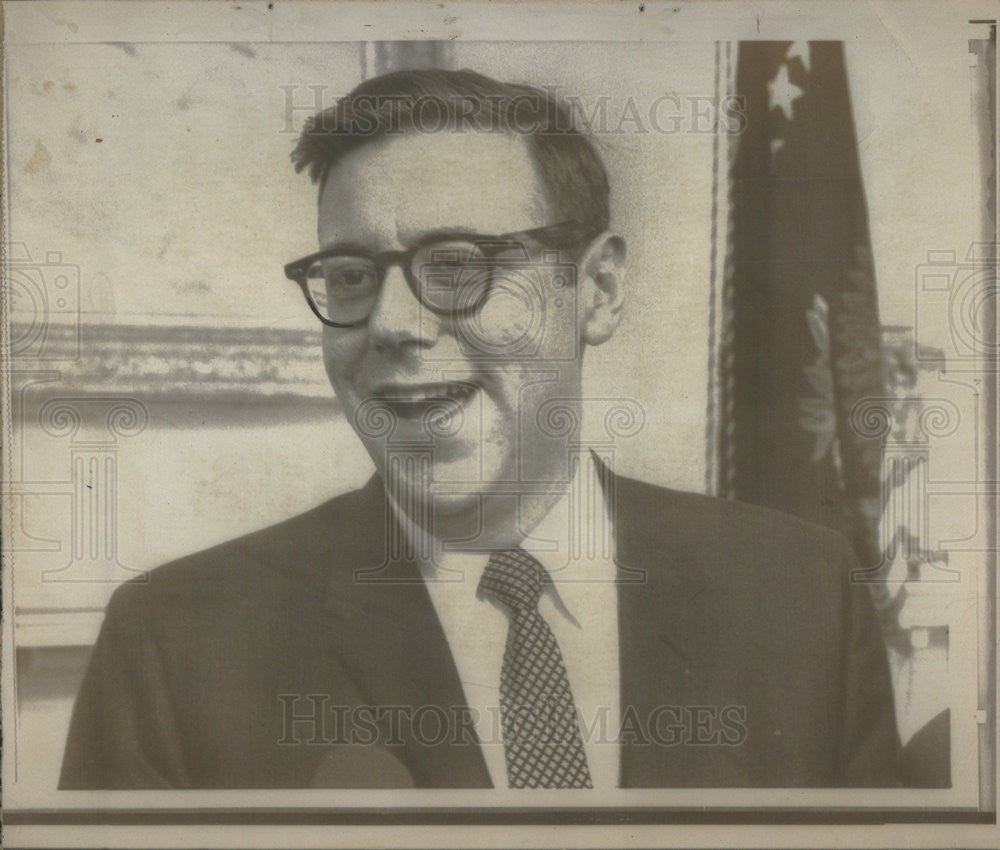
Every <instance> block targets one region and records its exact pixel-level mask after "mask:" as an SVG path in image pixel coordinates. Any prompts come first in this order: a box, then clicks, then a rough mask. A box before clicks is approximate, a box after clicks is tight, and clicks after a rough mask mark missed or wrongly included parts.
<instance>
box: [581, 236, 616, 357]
mask: <svg viewBox="0 0 1000 850" xmlns="http://www.w3.org/2000/svg"><path fill="white" fill-rule="evenodd" d="M577 284H578V288H579V298H578V302H577V304H578V313H577V315H578V317H579V322H580V336H581V338H582V339H583V341H584V342H585V343H586V344H587V345H600V344H601V343H602V342H607V340H608V339H610V338H611V336H612V334H614V332H615V330H616V329H617V328H618V322H619V321H620V320H621V313H622V307H623V306H624V304H625V285H624V284H625V240H624V239H623V238H622V237H621V236H619V235H618V234H617V233H611V232H610V231H606V232H604V233H602V234H601V235H600V236H598V237H597V238H596V239H594V240H592V241H591V243H590V245H589V246H588V247H587V250H586V251H585V252H584V254H583V256H582V257H581V258H580V264H579V278H578V281H577Z"/></svg>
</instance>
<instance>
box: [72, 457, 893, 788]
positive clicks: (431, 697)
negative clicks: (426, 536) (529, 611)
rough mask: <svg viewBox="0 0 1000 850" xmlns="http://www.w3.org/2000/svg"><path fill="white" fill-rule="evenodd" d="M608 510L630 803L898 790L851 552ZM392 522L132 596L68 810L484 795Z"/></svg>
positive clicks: (626, 505)
mask: <svg viewBox="0 0 1000 850" xmlns="http://www.w3.org/2000/svg"><path fill="white" fill-rule="evenodd" d="M605 490H606V495H607V497H608V500H609V504H610V505H611V506H612V510H613V511H614V516H615V526H616V537H617V556H616V560H617V563H618V565H619V567H620V572H619V575H620V578H621V582H622V583H621V584H620V586H619V623H620V641H619V643H620V653H621V664H620V667H621V690H620V700H621V710H622V714H623V720H624V721H625V727H626V728H625V730H624V732H623V734H622V743H621V748H622V749H621V780H622V781H621V784H622V785H623V786H625V787H667V786H851V785H892V784H895V783H896V777H895V770H896V760H897V755H898V737H897V732H896V727H895V720H894V713H893V702H892V692H891V685H890V681H889V672H888V667H887V663H886V656H885V650H884V646H883V642H882V639H881V636H880V633H879V629H878V625H877V622H876V619H875V615H874V612H873V608H872V605H871V602H870V600H869V598H868V591H867V589H866V588H865V586H863V585H851V584H850V583H849V581H848V572H849V570H850V569H851V567H852V565H854V560H853V557H852V555H851V553H850V549H849V547H848V544H847V543H846V541H845V540H844V539H843V538H841V537H840V536H839V535H837V534H835V533H833V532H830V531H828V530H825V529H821V528H818V527H816V526H813V525H810V524H808V523H805V522H801V521H799V520H796V519H793V518H791V517H788V516H785V515H783V514H779V513H777V512H774V511H770V510H766V509H762V508H757V507H751V506H748V505H745V504H739V503H732V502H726V501H722V500H717V499H712V498H708V497H704V496H698V495H693V494H687V493H679V492H674V491H671V490H666V489H663V488H660V487H655V486H652V485H649V484H644V483H640V482H638V481H633V480H629V479H625V478H619V477H613V476H610V475H608V476H606V483H605ZM391 523H392V520H391V517H387V516H386V511H385V501H384V497H383V493H382V482H381V481H380V480H379V479H377V478H376V479H373V480H372V481H371V482H370V483H369V484H368V485H367V486H366V487H364V488H363V489H361V490H358V491H355V492H352V493H348V494H346V495H344V496H341V497H339V498H336V499H334V500H332V501H330V502H328V503H326V504H324V505H321V506H320V507H318V508H315V509H314V510H311V511H309V512H308V513H305V514H303V515H301V516H298V517H295V518H294V519H291V520H288V521H287V522H283V523H281V524H279V525H276V526H274V527H272V528H268V529H265V530H263V531H260V532H257V533H254V534H251V535H249V536H246V537H243V538H240V539H238V540H235V541H232V542H229V543H226V544H224V545H221V546H218V547H215V548H213V549H209V550H207V551H204V552H201V553H198V554H195V555H192V556H190V557H186V558H183V559H181V560H179V561H176V562H174V563H171V564H168V565H166V566H163V567H160V568H159V569H156V570H153V571H152V572H151V573H149V574H148V576H147V577H146V578H147V580H146V581H144V582H130V583H128V584H126V585H123V586H122V587H121V588H119V589H118V590H117V591H116V592H115V594H114V596H113V598H112V600H111V602H110V604H109V605H108V609H107V613H106V617H105V621H104V626H103V628H102V630H101V634H100V637H99V638H98V641H97V644H96V646H95V648H94V652H93V656H92V659H91V662H90V666H89V668H88V671H87V674H86V677H85V680H84V683H83V685H82V687H81V690H80V693H79V695H78V698H77V702H76V707H75V710H74V715H73V720H72V724H71V727H70V732H69V740H68V744H67V748H66V755H65V760H64V763H63V770H62V777H61V783H60V787H62V788H148V787H176V788H218V787H243V788H252V787H288V788H302V787H309V786H315V785H319V786H327V787H330V786H340V787H376V786H408V785H416V786H418V787H438V788H441V787H450V788H454V787H489V786H490V780H489V776H488V773H487V771H486V766H485V763H484V761H483V758H482V754H481V752H480V748H479V744H478V742H477V740H476V739H475V735H474V733H471V727H468V728H466V729H465V730H464V732H463V734H462V735H457V734H450V733H449V734H448V736H447V738H448V739H447V740H444V741H442V740H439V738H440V736H438V735H437V733H436V732H435V731H434V730H433V727H434V726H435V724H436V722H437V720H440V719H441V717H442V716H444V715H442V712H444V714H445V715H450V714H451V713H452V712H453V709H454V708H455V707H462V706H464V702H465V700H464V696H463V692H462V687H461V683H460V681H459V678H458V675H457V672H456V669H455V665H454V662H453V660H452V655H451V652H450V650H449V647H448V644H447V641H446V639H445V636H444V633H443V631H442V629H441V626H440V624H439V622H438V620H437V617H436V615H435V612H434V609H433V606H432V604H431V601H430V598H429V596H428V593H427V590H426V588H425V587H424V584H423V583H422V581H421V580H420V577H419V573H418V571H417V568H416V566H415V564H413V563H412V562H408V561H405V560H395V561H393V560H392V559H391V558H390V559H388V560H387V553H386V548H387V547H386V539H387V529H389V528H390V527H391ZM390 548H391V547H390ZM359 571H361V572H359ZM585 626H586V624H584V627H585ZM392 706H401V707H404V710H403V711H402V712H401V713H400V712H394V711H391V710H389V711H386V712H385V713H384V714H382V715H378V712H377V711H374V710H373V709H377V708H379V707H382V708H386V707H392ZM427 706H431V707H437V708H436V709H434V712H435V713H436V718H437V719H435V718H431V719H430V720H428V718H427V717H424V718H423V720H422V721H421V722H422V723H423V724H424V726H423V729H424V732H423V733H422V734H417V733H416V732H415V731H414V728H413V724H411V723H410V722H409V721H410V720H411V719H412V718H413V715H414V711H415V710H416V709H419V708H420V707H427ZM406 707H409V711H406V710H405V708H406ZM365 711H368V712H369V714H368V715H365V714H364V712H365ZM425 713H426V712H425ZM366 716H367V717H368V719H367V720H365V717H366ZM386 717H390V718H394V719H393V720H392V721H391V722H388V723H387V722H386ZM297 718H298V719H297ZM302 718H306V719H302ZM456 725H457V724H456ZM348 728H350V731H351V733H352V735H353V737H352V736H350V735H348V734H346V732H347V730H348ZM373 728H374V729H377V734H372V729H373ZM428 730H430V731H428ZM470 733H471V734H470Z"/></svg>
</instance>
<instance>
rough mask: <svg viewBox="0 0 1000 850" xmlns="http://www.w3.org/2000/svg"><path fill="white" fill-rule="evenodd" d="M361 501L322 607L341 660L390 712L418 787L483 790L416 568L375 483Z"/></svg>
mask: <svg viewBox="0 0 1000 850" xmlns="http://www.w3.org/2000/svg"><path fill="white" fill-rule="evenodd" d="M362 496H363V503H364V504H363V506H362V511H361V512H359V513H360V514H363V515H364V516H365V517H366V518H367V520H366V521H365V523H364V526H363V527H362V528H359V527H357V525H356V524H355V525H354V527H353V528H348V529H344V533H343V535H342V539H344V540H345V542H346V541H349V543H348V545H346V546H345V551H344V552H343V554H342V556H341V557H338V558H337V561H338V568H336V569H335V570H334V571H333V574H332V575H331V581H330V587H329V591H328V595H327V600H326V609H327V612H328V613H329V615H330V617H331V618H332V620H333V622H334V624H335V629H336V632H337V635H338V645H339V651H340V652H341V653H342V657H343V658H344V659H345V661H346V662H347V663H348V664H349V665H350V667H351V669H352V672H353V674H354V675H355V676H356V677H357V680H358V682H359V683H360V685H361V690H362V692H363V693H364V695H365V697H366V699H368V700H369V701H370V702H371V703H372V705H373V706H375V707H377V708H378V707H382V708H383V709H385V716H386V717H388V714H389V710H390V709H391V710H392V712H395V714H394V718H395V719H394V720H393V722H394V723H398V734H399V737H400V738H401V739H402V740H403V741H404V742H405V743H404V745H403V749H404V753H403V756H402V757H403V758H404V760H405V761H406V763H407V767H408V768H409V769H410V771H411V773H412V774H413V778H414V781H415V783H416V784H417V785H418V786H422V787H453V788H455V787H489V786H490V784H491V783H490V779H489V774H488V772H487V770H486V763H485V761H484V760H483V757H482V753H481V751H480V748H479V746H478V743H477V741H476V737H475V732H474V731H472V728H471V725H469V724H468V723H467V720H466V717H465V715H464V712H465V711H467V708H466V701H465V694H464V692H463V690H462V685H461V681H460V679H459V676H458V671H457V669H456V667H455V662H454V660H453V658H452V654H451V649H450V648H449V646H448V641H447V638H446V637H445V634H444V631H443V629H442V628H441V624H440V622H439V620H438V618H437V614H436V612H435V611H434V606H433V603H432V602H431V599H430V596H429V594H428V592H427V588H426V586H425V584H424V581H423V579H422V578H421V576H420V572H419V568H418V566H417V565H416V563H414V561H413V560H411V559H408V558H406V557H400V553H401V551H402V549H401V547H399V546H398V545H397V544H398V542H399V541H401V540H402V537H401V536H400V535H401V534H402V531H401V529H399V527H398V526H397V525H396V524H395V521H394V518H393V516H392V512H391V510H389V509H388V508H387V505H386V500H385V496H384V490H383V485H382V481H381V479H379V478H377V477H376V478H373V479H372V481H370V482H369V483H368V485H367V486H366V487H365V488H364V490H363V491H362ZM413 719H416V720H417V721H418V722H419V723H420V727H419V732H415V730H414V728H413V725H412V723H411V721H412V720H413ZM463 723H465V724H466V725H465V727H464V728H463V726H462V724H463ZM382 734H384V735H386V736H387V737H388V736H390V735H391V734H392V733H391V730H388V729H383V730H382Z"/></svg>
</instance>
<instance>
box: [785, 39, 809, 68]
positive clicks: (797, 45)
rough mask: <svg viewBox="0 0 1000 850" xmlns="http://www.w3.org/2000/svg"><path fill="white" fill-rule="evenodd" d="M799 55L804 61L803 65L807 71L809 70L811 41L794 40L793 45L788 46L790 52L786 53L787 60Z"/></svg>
mask: <svg viewBox="0 0 1000 850" xmlns="http://www.w3.org/2000/svg"><path fill="white" fill-rule="evenodd" d="M796 56H797V57H798V58H799V60H800V61H801V62H802V67H803V68H805V69H806V70H807V71H808V70H809V42H808V41H793V42H792V46H791V47H789V48H788V52H787V53H785V62H786V63H787V62H789V61H790V60H792V59H794V58H795V57H796Z"/></svg>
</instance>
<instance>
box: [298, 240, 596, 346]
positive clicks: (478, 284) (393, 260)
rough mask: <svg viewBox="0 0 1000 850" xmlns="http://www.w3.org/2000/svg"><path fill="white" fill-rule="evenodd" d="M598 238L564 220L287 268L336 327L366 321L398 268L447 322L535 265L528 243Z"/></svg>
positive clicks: (331, 256)
mask: <svg viewBox="0 0 1000 850" xmlns="http://www.w3.org/2000/svg"><path fill="white" fill-rule="evenodd" d="M597 233H598V231H597V230H596V229H595V228H593V227H589V226H587V225H584V224H581V223H580V222H578V221H562V222H559V223H558V224H551V225H548V226H547V227H539V228H536V229H534V230H522V231H519V232H517V233H505V234H502V235H500V236H482V235H478V234H476V235H470V234H468V233H457V234H435V235H434V236H432V237H430V238H428V239H426V240H424V241H422V242H420V243H418V244H417V245H414V246H413V247H412V248H408V249H407V250H405V251H383V252H381V253H378V254H372V253H370V252H368V251H365V250H364V249H363V248H359V247H356V246H350V245H348V246H340V247H337V248H330V249H328V250H326V251H319V252H318V253H315V254H310V255H309V256H308V257H303V258H302V259H301V260H295V262H292V263H289V264H288V265H287V266H285V275H286V277H288V279H289V280H292V281H294V282H295V283H297V284H298V285H299V286H300V287H301V289H302V294H303V295H305V298H306V301H307V302H308V304H309V306H310V308H312V311H313V313H315V314H316V317H317V318H318V319H319V320H320V321H321V322H322V323H323V324H324V325H329V326H330V327H334V328H350V327H354V326H355V325H359V324H361V323H362V322H364V321H365V320H366V319H367V318H368V316H369V315H370V314H371V311H372V309H373V308H374V307H375V302H376V301H377V300H378V296H379V292H381V290H382V283H383V281H384V280H385V276H386V273H387V272H388V270H389V268H390V267H391V266H399V267H400V268H401V269H402V270H403V276H404V277H405V278H406V282H407V284H409V287H410V289H411V290H412V292H413V294H414V295H415V296H416V298H417V299H418V300H419V301H420V303H421V304H423V305H424V306H425V307H427V309H429V310H432V311H433V312H435V313H439V314H443V315H456V316H463V315H472V314H474V313H476V312H478V311H479V310H480V309H481V308H482V306H483V304H485V302H486V300H487V299H488V298H489V295H490V291H491V289H492V288H493V283H494V280H495V279H496V278H497V277H498V276H499V275H500V274H502V273H503V272H504V271H507V270H511V269H515V268H518V267H520V268H523V267H524V266H525V265H526V264H528V263H530V258H529V254H528V249H527V246H526V245H525V243H526V242H532V241H533V242H535V243H537V244H539V245H541V246H542V247H543V248H569V247H571V246H573V245H577V244H579V243H581V242H584V241H586V240H589V239H592V238H593V237H594V236H596V235H597Z"/></svg>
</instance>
